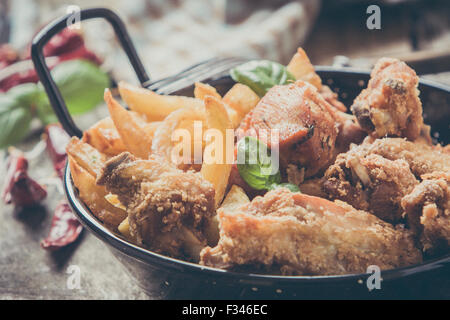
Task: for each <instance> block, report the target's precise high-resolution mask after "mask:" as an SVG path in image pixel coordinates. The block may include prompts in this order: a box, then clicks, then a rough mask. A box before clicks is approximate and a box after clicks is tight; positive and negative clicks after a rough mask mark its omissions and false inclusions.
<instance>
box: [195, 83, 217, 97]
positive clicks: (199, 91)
mask: <svg viewBox="0 0 450 320" xmlns="http://www.w3.org/2000/svg"><path fill="white" fill-rule="evenodd" d="M206 96H212V97H215V98H217V99H222V97H221V95H220V94H219V93H218V92H217V90H216V88H214V87H212V86H210V85H209V84H206V83H202V82H196V83H195V88H194V97H196V98H197V99H200V100H202V101H203V100H204V99H205V97H206Z"/></svg>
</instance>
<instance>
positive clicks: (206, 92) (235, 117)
mask: <svg viewBox="0 0 450 320" xmlns="http://www.w3.org/2000/svg"><path fill="white" fill-rule="evenodd" d="M249 89H250V88H249ZM252 92H253V91H252ZM194 96H195V97H196V98H198V99H201V100H204V99H205V97H206V96H211V97H214V98H217V99H218V100H222V97H221V96H220V94H219V93H218V92H217V90H216V88H214V87H212V86H210V85H209V84H205V83H202V82H196V83H195V88H194ZM222 101H223V100H222ZM225 108H226V110H227V112H228V117H229V118H230V120H231V123H232V124H233V128H237V127H239V124H240V123H241V120H242V118H243V117H242V116H241V115H240V114H239V112H238V111H237V110H235V109H233V108H232V106H230V105H228V104H227V103H225Z"/></svg>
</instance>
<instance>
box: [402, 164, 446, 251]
mask: <svg viewBox="0 0 450 320" xmlns="http://www.w3.org/2000/svg"><path fill="white" fill-rule="evenodd" d="M423 178H424V180H423V181H422V182H421V183H420V184H419V185H418V186H416V187H415V188H414V190H413V191H412V192H411V193H410V194H408V195H406V196H405V197H404V198H403V199H402V202H401V204H402V207H403V208H404V210H405V215H406V217H407V219H408V223H409V226H410V227H411V229H412V230H413V231H414V232H415V233H416V235H417V236H418V238H419V240H420V243H421V247H422V248H423V250H424V251H427V252H430V253H437V252H439V251H448V249H449V248H450V172H448V171H447V172H434V173H431V174H426V175H424V176H423Z"/></svg>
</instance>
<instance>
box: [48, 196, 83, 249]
mask: <svg viewBox="0 0 450 320" xmlns="http://www.w3.org/2000/svg"><path fill="white" fill-rule="evenodd" d="M82 230H83V227H82V226H81V224H80V222H79V221H78V219H77V218H76V217H75V215H74V214H73V212H72V210H71V209H70V207H69V205H68V204H67V202H66V201H64V200H63V201H61V202H60V203H59V204H58V205H57V207H56V209H55V213H54V214H53V218H52V225H51V227H50V232H49V234H48V236H47V238H45V239H44V240H42V242H41V246H42V248H44V249H46V250H57V249H59V248H61V247H64V246H66V245H68V244H70V243H72V242H74V241H75V240H76V239H77V238H78V236H79V235H80V233H81V231H82Z"/></svg>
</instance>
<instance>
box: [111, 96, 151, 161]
mask: <svg viewBox="0 0 450 320" xmlns="http://www.w3.org/2000/svg"><path fill="white" fill-rule="evenodd" d="M105 101H106V104H107V105H108V110H109V113H110V114H111V119H112V120H113V122H114V125H115V127H116V129H117V131H118V132H119V135H120V138H121V139H122V141H123V143H124V145H125V147H126V149H127V150H128V151H130V152H131V153H132V154H134V155H135V156H136V157H139V158H142V159H147V158H148V155H149V154H150V151H151V147H152V139H151V137H149V136H147V134H146V132H145V131H144V130H143V129H142V127H141V126H140V125H139V124H138V121H139V120H138V121H136V117H135V116H133V115H132V114H131V113H130V112H129V111H127V110H125V109H124V108H123V107H122V106H121V105H120V104H119V103H118V102H117V101H116V100H115V99H114V98H113V96H112V94H111V91H109V90H108V89H106V90H105Z"/></svg>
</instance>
